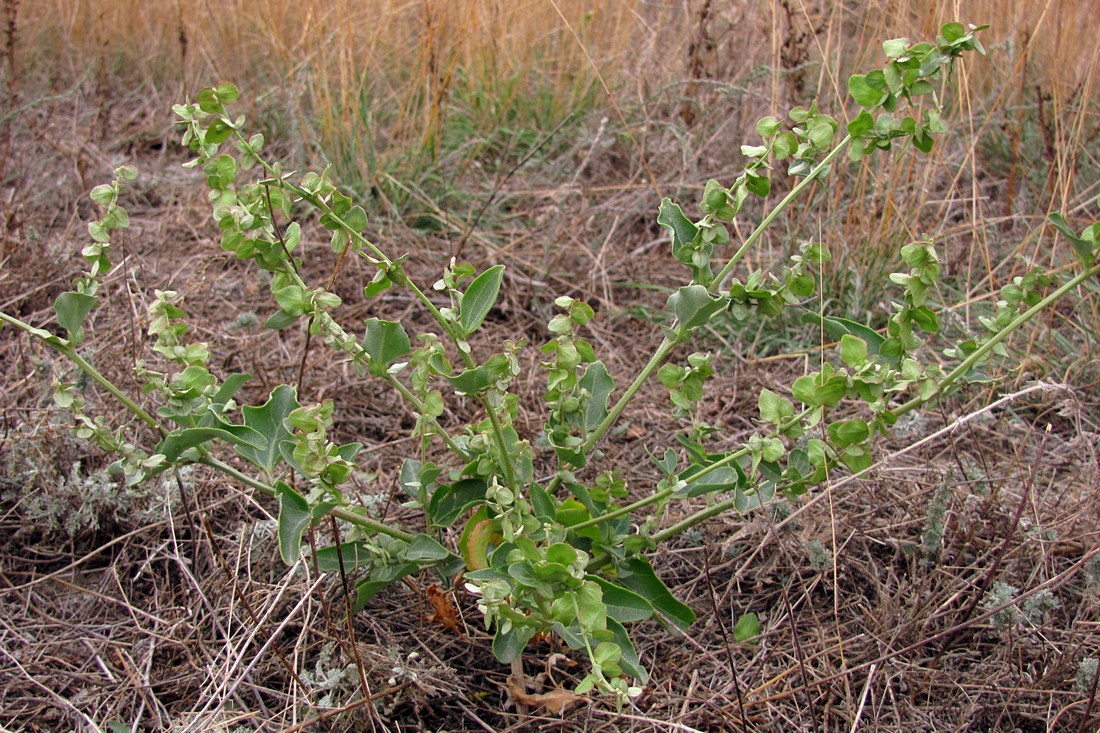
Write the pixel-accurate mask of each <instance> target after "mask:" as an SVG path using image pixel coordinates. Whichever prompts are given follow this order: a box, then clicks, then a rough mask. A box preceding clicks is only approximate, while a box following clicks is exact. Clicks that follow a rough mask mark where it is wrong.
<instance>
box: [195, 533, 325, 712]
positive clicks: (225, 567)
mask: <svg viewBox="0 0 1100 733" xmlns="http://www.w3.org/2000/svg"><path fill="white" fill-rule="evenodd" d="M202 525H203V529H204V530H205V531H206V539H207V541H208V542H209V543H210V548H211V549H212V550H213V553H214V558H215V559H216V560H217V563H218V567H219V568H220V569H221V571H222V572H223V573H225V577H226V578H228V579H229V582H230V584H231V585H232V586H233V595H235V596H236V597H237V600H238V601H239V602H240V604H241V607H242V608H243V609H244V612H245V613H247V614H248V617H249V618H250V619H251V620H252V623H254V624H255V625H256V626H257V628H259V627H260V626H261V622H260V617H259V616H257V615H256V611H255V609H253V608H252V603H251V602H250V601H249V600H248V596H246V595H245V594H244V591H243V590H242V589H241V586H240V583H238V582H237V576H236V574H235V573H233V571H232V570H231V569H230V568H229V563H227V562H226V560H225V555H223V554H222V551H221V548H220V547H219V546H218V544H217V543H216V542H215V541H214V528H213V527H212V526H211V525H210V517H209V516H207V515H205V514H204V515H203V516H202ZM260 634H261V635H262V634H263V630H262V629H261V630H260ZM264 641H265V642H266V641H267V639H266V638H265V639H264ZM275 656H277V657H278V658H279V662H281V663H282V665H283V668H284V669H286V671H287V673H288V674H289V675H290V678H291V679H292V680H294V682H295V684H297V685H298V687H300V688H302V692H303V693H305V700H306V704H307V705H309V706H310V708H312V709H313V711H314V712H320V711H319V710H318V709H317V706H316V705H314V704H313V701H312V700H311V699H310V689H309V686H308V685H306V683H305V682H303V681H302V678H301V677H299V676H298V673H297V672H296V671H295V669H294V665H293V664H291V663H290V660H289V659H287V658H286V655H285V654H283V650H282V649H280V648H279V647H275ZM325 727H326V730H327V729H328V726H327V725H326V726H325Z"/></svg>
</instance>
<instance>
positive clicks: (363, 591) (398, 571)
mask: <svg viewBox="0 0 1100 733" xmlns="http://www.w3.org/2000/svg"><path fill="white" fill-rule="evenodd" d="M419 569H420V568H419V567H418V566H417V565H415V564H414V563H404V564H402V565H392V566H389V567H385V568H378V569H377V571H375V572H372V573H371V574H370V576H369V577H367V578H364V579H363V580H360V581H359V582H358V583H356V584H355V592H356V598H355V603H354V604H352V609H351V610H352V613H358V612H359V611H362V610H363V607H364V606H366V605H367V604H368V603H370V600H371V599H372V598H374V597H375V596H376V595H378V594H379V593H380V592H382V591H383V590H385V589H386V588H389V587H390V586H391V585H393V584H394V583H396V582H397V581H399V580H401V579H402V578H404V577H405V576H407V575H412V574H413V573H415V572H416V571H418V570H419ZM376 574H377V575H378V576H379V577H375V576H376Z"/></svg>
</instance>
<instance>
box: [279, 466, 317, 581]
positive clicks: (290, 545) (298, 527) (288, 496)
mask: <svg viewBox="0 0 1100 733" xmlns="http://www.w3.org/2000/svg"><path fill="white" fill-rule="evenodd" d="M275 496H276V497H278V499H279V556H280V557H282V559H283V562H284V563H286V564H287V565H294V564H295V563H296V562H298V557H299V556H300V555H301V553H302V533H303V532H305V531H306V527H308V526H309V522H310V519H311V514H310V511H309V502H307V501H306V498H305V497H304V496H302V495H301V494H299V493H298V492H297V491H295V490H294V489H292V488H291V487H290V486H289V485H287V484H285V483H283V482H282V481H279V482H278V483H276V484H275Z"/></svg>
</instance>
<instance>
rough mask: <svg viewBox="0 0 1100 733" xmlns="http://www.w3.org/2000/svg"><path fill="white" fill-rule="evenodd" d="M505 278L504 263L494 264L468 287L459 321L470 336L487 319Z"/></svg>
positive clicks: (463, 296)
mask: <svg viewBox="0 0 1100 733" xmlns="http://www.w3.org/2000/svg"><path fill="white" fill-rule="evenodd" d="M503 278H504V265H494V266H493V267H490V268H489V269H488V270H486V271H485V272H483V273H481V274H480V275H478V276H477V278H475V279H474V281H473V282H472V283H470V287H468V288H466V292H465V293H464V294H463V295H462V303H461V306H460V308H459V313H458V322H459V323H460V324H461V325H462V330H463V332H464V333H465V334H466V335H467V336H469V335H470V334H472V333H473V332H474V331H476V330H477V329H478V326H480V325H481V324H482V322H484V321H485V316H487V315H489V310H490V309H491V308H492V307H493V304H494V303H496V302H497V294H498V293H499V292H500V283H501V280H502V279H503Z"/></svg>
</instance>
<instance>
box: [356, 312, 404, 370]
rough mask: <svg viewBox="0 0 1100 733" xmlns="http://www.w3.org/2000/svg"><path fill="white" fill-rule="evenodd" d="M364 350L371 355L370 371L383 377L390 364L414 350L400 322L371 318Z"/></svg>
mask: <svg viewBox="0 0 1100 733" xmlns="http://www.w3.org/2000/svg"><path fill="white" fill-rule="evenodd" d="M363 350H364V351H366V352H367V356H369V357H370V373H371V374H373V375H374V376H376V377H382V376H385V374H386V369H387V368H388V367H389V365H390V364H392V363H393V362H395V361H397V360H398V359H400V358H401V357H402V356H404V355H405V354H408V353H409V352H410V351H412V344H411V343H410V342H409V334H407V333H406V332H405V328H404V327H403V326H402V325H401V324H400V323H398V322H396V321H382V320H379V319H377V318H369V319H367V333H366V336H364V337H363Z"/></svg>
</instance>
